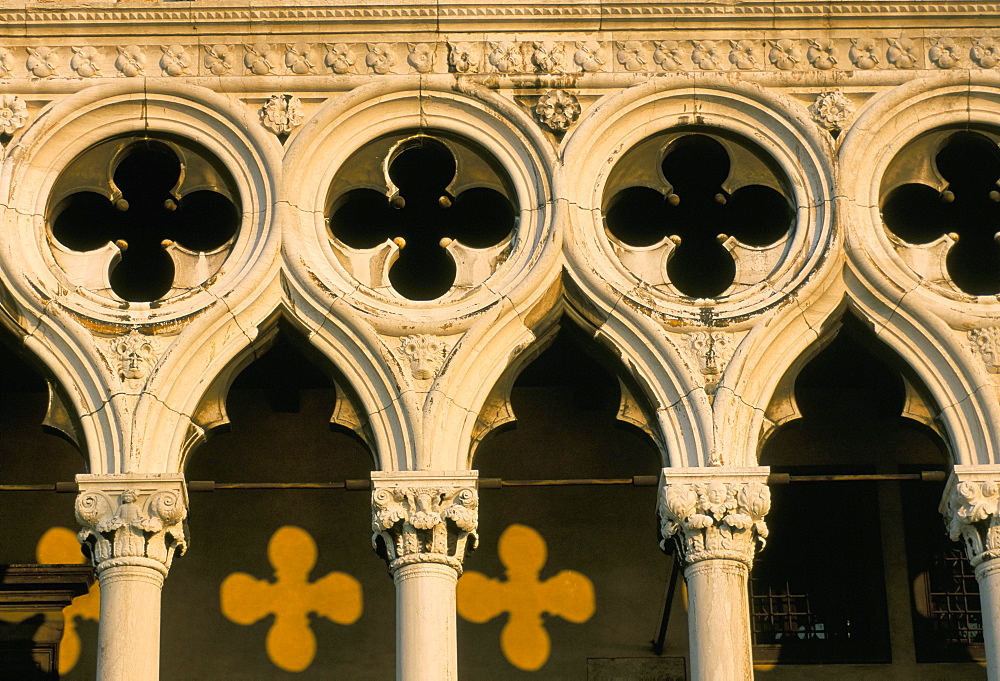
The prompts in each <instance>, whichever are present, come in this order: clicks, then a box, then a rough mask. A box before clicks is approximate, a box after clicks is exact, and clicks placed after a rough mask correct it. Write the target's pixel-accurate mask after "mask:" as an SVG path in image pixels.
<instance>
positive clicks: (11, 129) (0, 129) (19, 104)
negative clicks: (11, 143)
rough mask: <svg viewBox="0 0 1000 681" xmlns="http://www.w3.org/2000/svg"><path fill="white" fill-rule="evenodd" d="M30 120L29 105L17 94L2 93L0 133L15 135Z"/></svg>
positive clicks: (0, 97) (0, 101) (0, 96)
mask: <svg viewBox="0 0 1000 681" xmlns="http://www.w3.org/2000/svg"><path fill="white" fill-rule="evenodd" d="M27 122H28V106H27V104H25V103H24V100H23V99H21V98H20V97H18V96H17V95H0V135H8V136H10V135H13V134H14V133H15V132H17V131H18V130H20V129H21V128H23V127H24V125H25V123H27Z"/></svg>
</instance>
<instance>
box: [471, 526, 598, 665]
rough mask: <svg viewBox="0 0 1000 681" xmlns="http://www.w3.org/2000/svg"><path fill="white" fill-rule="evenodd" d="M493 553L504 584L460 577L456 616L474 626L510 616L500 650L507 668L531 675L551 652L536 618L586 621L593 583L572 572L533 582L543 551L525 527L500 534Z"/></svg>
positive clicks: (535, 535)
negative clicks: (502, 571)
mask: <svg viewBox="0 0 1000 681" xmlns="http://www.w3.org/2000/svg"><path fill="white" fill-rule="evenodd" d="M497 552H498V554H499V555H500V562H501V563H503V565H504V567H505V568H506V569H507V581H500V580H499V579H490V578H489V577H487V576H486V575H484V574H482V573H479V572H466V573H465V574H464V575H462V578H461V579H460V580H459V581H458V612H459V614H460V615H461V616H462V617H464V618H465V619H467V620H469V621H470V622H476V623H477V624H481V623H483V622H487V621H489V620H491V619H493V618H494V617H497V616H499V615H500V614H502V613H505V612H506V613H510V616H509V618H508V620H507V624H506V625H505V626H504V628H503V632H501V634H500V647H501V649H502V650H503V654H504V656H505V657H506V658H507V660H508V661H509V662H510V663H511V664H512V665H514V666H515V667H517V668H518V669H523V670H524V671H529V672H533V671H536V670H538V669H541V668H542V666H543V665H544V664H545V663H546V662H547V661H548V659H549V651H550V650H551V642H550V641H549V635H548V632H546V631H545V624H544V622H543V621H542V614H543V613H548V614H550V615H555V616H557V617H561V618H563V619H564V620H567V621H569V622H574V623H577V624H580V623H582V622H586V621H587V620H589V619H590V618H591V617H592V616H593V615H594V609H595V604H594V584H593V582H591V581H590V580H589V579H588V578H587V577H585V576H584V575H582V574H580V573H579V572H574V571H573V570H563V571H562V572H560V573H559V574H557V575H555V576H554V577H552V578H550V579H548V580H546V581H544V582H542V581H539V579H538V573H539V572H541V570H542V567H544V566H545V561H546V558H547V555H548V549H547V547H546V545H545V540H544V539H543V538H542V536H541V535H540V534H538V532H536V531H535V530H533V529H532V528H530V527H528V526H526V525H511V526H510V527H508V528H507V529H506V530H504V533H503V534H502V535H500V541H499V543H498V546H497Z"/></svg>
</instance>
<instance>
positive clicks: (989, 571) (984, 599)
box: [976, 558, 1000, 681]
mask: <svg viewBox="0 0 1000 681" xmlns="http://www.w3.org/2000/svg"><path fill="white" fill-rule="evenodd" d="M976 579H977V580H979V600H980V603H981V607H982V610H983V643H984V647H985V648H986V676H987V678H988V679H989V681H1000V658H998V657H997V656H998V655H1000V558H994V559H993V560H987V561H984V562H982V563H980V564H979V565H977V566H976Z"/></svg>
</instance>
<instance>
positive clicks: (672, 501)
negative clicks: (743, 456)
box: [659, 476, 771, 567]
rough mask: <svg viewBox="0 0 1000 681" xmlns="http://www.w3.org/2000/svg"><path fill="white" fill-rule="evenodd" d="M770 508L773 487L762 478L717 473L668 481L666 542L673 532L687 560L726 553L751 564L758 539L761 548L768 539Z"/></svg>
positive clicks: (663, 521)
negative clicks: (699, 478)
mask: <svg viewBox="0 0 1000 681" xmlns="http://www.w3.org/2000/svg"><path fill="white" fill-rule="evenodd" d="M770 508H771V492H770V490H769V489H768V488H767V485H766V484H764V483H763V482H758V481H751V482H744V481H741V480H739V479H725V478H720V477H717V476H716V477H714V479H707V480H705V481H704V482H678V483H673V484H672V483H670V482H668V483H667V484H666V485H664V487H663V489H662V491H661V496H660V504H659V513H660V533H661V535H662V536H663V541H664V542H666V540H667V539H670V538H671V537H673V538H675V540H676V541H677V546H678V549H679V557H680V558H681V560H682V561H683V562H684V563H686V564H690V563H695V562H698V561H701V560H709V559H728V560H736V561H739V562H741V563H744V564H746V565H747V566H748V567H749V566H751V565H752V563H753V555H754V553H755V551H756V549H757V544H758V542H759V543H760V547H761V548H763V547H764V544H765V543H766V542H765V540H766V538H767V534H768V530H767V524H766V523H765V522H764V516H765V515H767V512H768V511H769V510H770ZM663 546H664V543H662V542H661V547H663Z"/></svg>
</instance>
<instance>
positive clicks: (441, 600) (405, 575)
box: [393, 563, 458, 681]
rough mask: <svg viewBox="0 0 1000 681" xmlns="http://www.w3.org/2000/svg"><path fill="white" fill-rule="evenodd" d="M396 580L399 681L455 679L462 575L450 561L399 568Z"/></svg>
mask: <svg viewBox="0 0 1000 681" xmlns="http://www.w3.org/2000/svg"><path fill="white" fill-rule="evenodd" d="M393 581H394V582H395V583H396V655H397V660H396V679H397V681H455V680H456V679H458V670H457V667H458V643H457V640H456V624H455V585H456V584H457V583H458V573H457V572H456V571H455V569H454V568H451V567H449V566H447V565H438V564H436V563H415V564H413V565H405V566H403V567H401V568H399V569H397V570H396V572H395V573H394V574H393Z"/></svg>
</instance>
